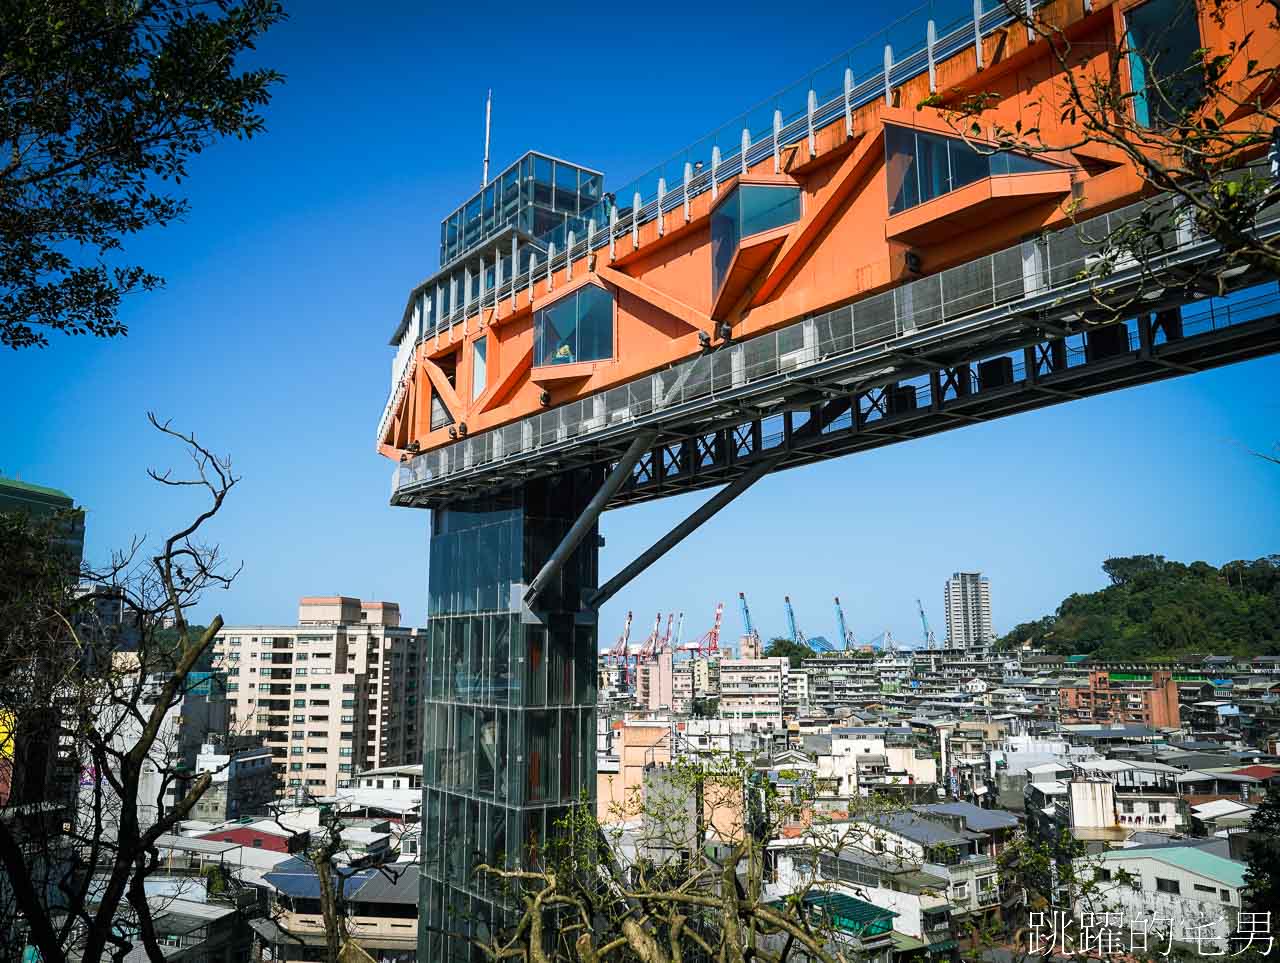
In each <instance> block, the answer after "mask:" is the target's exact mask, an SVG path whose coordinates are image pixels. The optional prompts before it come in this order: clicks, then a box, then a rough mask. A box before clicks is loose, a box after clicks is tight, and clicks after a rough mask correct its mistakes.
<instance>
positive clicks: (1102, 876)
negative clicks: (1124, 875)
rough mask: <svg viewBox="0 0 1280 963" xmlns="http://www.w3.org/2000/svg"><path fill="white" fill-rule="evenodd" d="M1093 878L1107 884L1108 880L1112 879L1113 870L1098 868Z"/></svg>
mask: <svg viewBox="0 0 1280 963" xmlns="http://www.w3.org/2000/svg"><path fill="white" fill-rule="evenodd" d="M1093 878H1094V879H1096V880H1100V881H1102V882H1104V883H1105V882H1106V881H1107V880H1109V879H1111V870H1109V869H1106V868H1104V867H1102V866H1098V867H1097V868H1095V869H1094V871H1093Z"/></svg>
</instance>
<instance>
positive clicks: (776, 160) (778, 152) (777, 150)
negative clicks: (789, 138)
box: [773, 110, 782, 174]
mask: <svg viewBox="0 0 1280 963" xmlns="http://www.w3.org/2000/svg"><path fill="white" fill-rule="evenodd" d="M773 172H774V173H775V174H781V173H782V111H780V110H775V111H774V112H773Z"/></svg>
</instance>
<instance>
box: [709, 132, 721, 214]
mask: <svg viewBox="0 0 1280 963" xmlns="http://www.w3.org/2000/svg"><path fill="white" fill-rule="evenodd" d="M719 196H720V147H719V146H718V145H717V146H715V147H713V148H711V199H712V200H713V201H714V200H715V199H716V198H717V197H719Z"/></svg>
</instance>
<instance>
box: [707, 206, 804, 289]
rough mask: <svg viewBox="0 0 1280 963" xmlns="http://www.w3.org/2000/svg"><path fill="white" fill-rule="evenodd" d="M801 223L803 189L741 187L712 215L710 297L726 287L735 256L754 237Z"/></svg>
mask: <svg viewBox="0 0 1280 963" xmlns="http://www.w3.org/2000/svg"><path fill="white" fill-rule="evenodd" d="M798 220H800V188H798V187H788V186H787V185H785V184H740V185H739V186H737V187H735V188H734V189H733V190H732V191H730V192H729V193H728V194H727V195H726V196H725V199H724V200H723V201H721V202H720V203H719V204H718V205H717V206H716V209H715V210H714V211H712V212H711V296H712V298H713V299H714V298H715V297H717V296H718V295H719V294H720V289H721V288H723V287H724V282H725V279H726V278H727V277H728V276H729V270H730V268H731V267H732V266H733V257H734V255H735V254H737V253H738V248H739V247H740V246H741V244H742V242H743V241H744V240H745V239H747V238H749V237H751V236H752V235H754V234H763V233H764V232H765V231H771V230H773V229H774V228H775V227H782V226H783V225H784V224H791V223H794V222H795V221H798Z"/></svg>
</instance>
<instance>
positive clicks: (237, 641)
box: [231, 637, 244, 645]
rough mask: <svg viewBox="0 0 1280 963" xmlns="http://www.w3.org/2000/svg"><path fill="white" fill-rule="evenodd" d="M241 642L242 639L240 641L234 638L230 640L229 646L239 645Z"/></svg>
mask: <svg viewBox="0 0 1280 963" xmlns="http://www.w3.org/2000/svg"><path fill="white" fill-rule="evenodd" d="M242 641H244V640H243V639H240V638H235V637H233V638H232V639H231V644H232V645H239V644H240V643H241V642H242Z"/></svg>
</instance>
